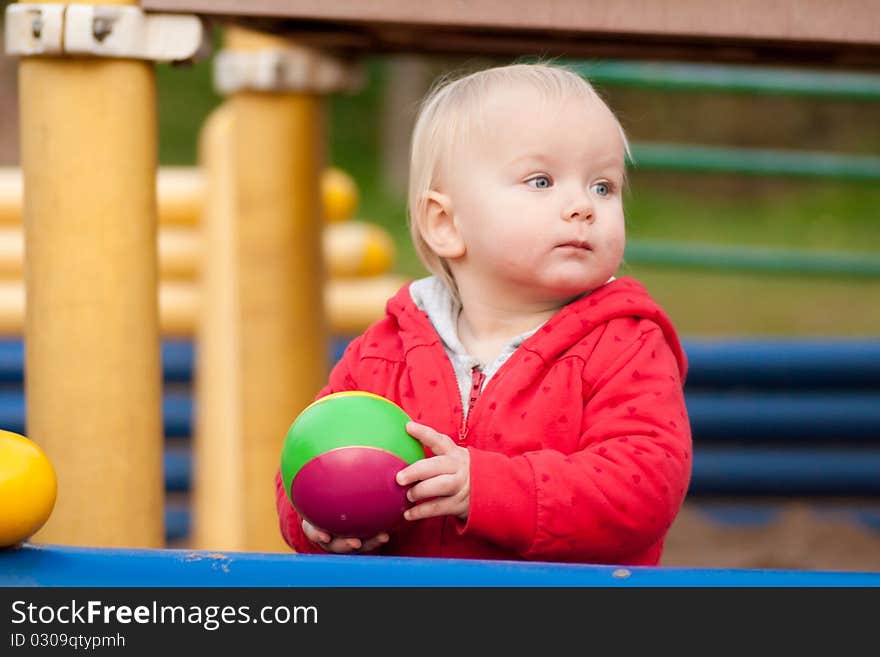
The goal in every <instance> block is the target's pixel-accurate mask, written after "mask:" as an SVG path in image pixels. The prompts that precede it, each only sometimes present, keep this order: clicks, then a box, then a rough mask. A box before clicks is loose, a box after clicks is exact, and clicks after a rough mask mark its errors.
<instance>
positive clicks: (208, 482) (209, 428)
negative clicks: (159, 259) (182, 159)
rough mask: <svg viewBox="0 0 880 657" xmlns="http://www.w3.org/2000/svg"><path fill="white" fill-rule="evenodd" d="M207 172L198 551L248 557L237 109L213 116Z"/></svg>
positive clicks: (194, 501) (195, 520)
mask: <svg viewBox="0 0 880 657" xmlns="http://www.w3.org/2000/svg"><path fill="white" fill-rule="evenodd" d="M199 160H200V163H201V165H202V168H203V170H204V172H205V187H206V192H207V193H206V194H205V202H204V206H203V215H202V220H201V230H202V244H203V248H202V261H201V267H200V269H201V286H200V287H201V298H202V301H201V303H200V305H199V313H198V316H197V317H198V319H197V325H196V344H197V345H198V348H197V349H196V362H195V378H194V381H193V394H194V396H195V409H196V412H195V416H194V427H193V429H194V435H193V436H192V438H191V444H192V450H193V479H192V481H193V485H192V487H191V491H190V508H191V509H192V530H191V532H190V534H191V535H190V543H191V544H192V545H193V546H210V548H211V549H213V550H241V549H243V547H244V544H245V527H244V518H245V513H246V508H245V501H246V495H245V489H244V468H243V464H244V460H243V459H244V444H243V442H242V441H243V437H244V436H243V431H242V429H243V426H242V414H241V404H240V403H239V400H240V399H241V390H240V384H241V374H240V358H239V354H240V349H239V322H238V308H239V301H238V294H239V289H238V267H237V266H236V265H235V263H236V252H237V248H236V244H237V240H236V235H237V230H236V221H235V218H236V215H235V209H236V204H235V186H234V171H235V169H234V157H233V152H232V107H230V105H229V104H228V103H225V104H223V105H221V106H220V107H219V108H217V109H216V110H214V111H213V112H212V113H211V115H210V116H209V117H208V119H207V121H205V125H204V126H203V128H202V132H201V134H200V135H199Z"/></svg>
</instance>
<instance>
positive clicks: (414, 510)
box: [403, 497, 452, 520]
mask: <svg viewBox="0 0 880 657" xmlns="http://www.w3.org/2000/svg"><path fill="white" fill-rule="evenodd" d="M451 511H452V498H450V497H441V498H437V499H433V500H429V501H427V502H422V503H421V504H416V505H415V506H411V507H410V508H408V509H407V510H406V511H404V512H403V517H404V518H405V519H406V520H424V519H425V518H434V517H436V516H448V515H451V514H452V513H451Z"/></svg>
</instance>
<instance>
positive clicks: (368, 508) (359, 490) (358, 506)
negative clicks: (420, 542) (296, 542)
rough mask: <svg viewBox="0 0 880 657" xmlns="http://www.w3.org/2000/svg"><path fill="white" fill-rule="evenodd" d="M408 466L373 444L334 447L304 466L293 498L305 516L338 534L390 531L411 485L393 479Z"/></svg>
mask: <svg viewBox="0 0 880 657" xmlns="http://www.w3.org/2000/svg"><path fill="white" fill-rule="evenodd" d="M406 466H407V463H406V462H405V461H404V460H403V459H401V458H400V457H399V456H396V455H394V454H392V453H390V452H387V451H385V450H382V449H377V448H375V447H340V448H337V449H333V450H330V451H329V452H324V453H323V454H321V455H319V456H316V457H315V458H313V459H311V460H310V461H309V462H308V463H306V464H305V465H304V466H303V467H302V468H301V469H300V471H299V472H298V473H297V475H296V477H294V479H293V483H292V485H291V487H290V497H291V501H292V502H293V505H294V506H295V507H296V508H297V510H298V511H299V512H300V514H301V515H302V516H303V518H305V519H306V520H308V521H309V522H310V523H311V524H313V525H314V526H315V527H320V528H321V529H324V530H326V531H328V532H330V533H331V534H333V535H334V536H343V537H356V538H371V537H373V536H375V535H376V534H378V533H380V532H386V531H390V530H392V529H393V528H394V526H395V525H397V523H398V522H400V519H401V517H402V515H403V512H404V511H405V510H406V508H407V507H408V506H409V502H408V501H407V499H406V491H407V488H406V487H404V486H401V485H399V484H398V483H397V481H396V480H395V475H396V474H397V473H398V472H400V471H401V470H403V468H405V467H406ZM330 482H333V483H332V485H331V484H330Z"/></svg>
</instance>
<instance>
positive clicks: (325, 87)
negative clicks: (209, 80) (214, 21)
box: [214, 46, 365, 94]
mask: <svg viewBox="0 0 880 657" xmlns="http://www.w3.org/2000/svg"><path fill="white" fill-rule="evenodd" d="M364 81H365V75H364V72H363V69H362V68H361V66H360V65H359V64H358V63H356V62H348V61H344V60H341V59H337V58H335V57H333V56H330V55H326V54H324V53H321V52H318V51H316V50H312V49H310V48H305V47H298V46H291V47H289V48H285V49H283V50H274V49H265V50H253V51H250V50H221V51H220V52H218V53H217V56H216V57H215V58H214V88H215V89H216V90H217V91H218V92H219V93H221V94H230V93H233V92H236V91H242V90H252V91H274V92H285V91H286V92H305V93H309V92H311V93H318V94H327V93H332V92H335V91H357V90H358V89H360V88H361V87H362V86H363V84H364Z"/></svg>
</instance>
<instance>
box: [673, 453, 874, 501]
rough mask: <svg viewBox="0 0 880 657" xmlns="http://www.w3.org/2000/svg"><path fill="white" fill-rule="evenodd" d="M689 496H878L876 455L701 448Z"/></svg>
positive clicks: (696, 457)
mask: <svg viewBox="0 0 880 657" xmlns="http://www.w3.org/2000/svg"><path fill="white" fill-rule="evenodd" d="M688 494H689V495H737V496H740V495H743V496H745V495H786V496H806V495H829V496H833V495H880V449H870V450H867V449H850V450H843V449H831V448H821V447H818V448H816V447H814V448H801V449H799V448H789V449H775V448H767V447H754V448H751V447H750V448H730V447H725V448H707V447H704V448H700V447H699V446H698V447H697V448H696V449H695V450H694V467H693V474H692V477H691V484H690V487H689V488H688Z"/></svg>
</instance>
